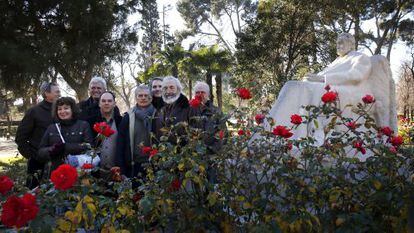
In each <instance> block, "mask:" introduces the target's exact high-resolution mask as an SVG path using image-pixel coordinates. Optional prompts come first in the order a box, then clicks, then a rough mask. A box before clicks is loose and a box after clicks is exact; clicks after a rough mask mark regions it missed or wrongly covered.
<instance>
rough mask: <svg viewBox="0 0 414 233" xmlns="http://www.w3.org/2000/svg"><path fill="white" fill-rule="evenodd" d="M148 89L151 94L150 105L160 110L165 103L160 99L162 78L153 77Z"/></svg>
mask: <svg viewBox="0 0 414 233" xmlns="http://www.w3.org/2000/svg"><path fill="white" fill-rule="evenodd" d="M150 89H151V94H152V105H153V106H154V107H155V108H156V109H157V110H160V109H161V108H162V107H163V106H164V104H165V103H164V101H163V100H162V78H160V77H156V78H153V79H152V80H151V82H150Z"/></svg>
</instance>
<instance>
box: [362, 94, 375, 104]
mask: <svg viewBox="0 0 414 233" xmlns="http://www.w3.org/2000/svg"><path fill="white" fill-rule="evenodd" d="M362 101H363V102H364V103H366V104H372V103H374V102H375V98H374V96H372V95H365V96H364V97H362Z"/></svg>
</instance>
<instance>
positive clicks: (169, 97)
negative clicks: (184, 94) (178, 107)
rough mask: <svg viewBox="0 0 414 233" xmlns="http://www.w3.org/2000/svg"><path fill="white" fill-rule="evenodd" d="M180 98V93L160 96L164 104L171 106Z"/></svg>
mask: <svg viewBox="0 0 414 233" xmlns="http://www.w3.org/2000/svg"><path fill="white" fill-rule="evenodd" d="M179 97H180V93H176V94H165V93H163V94H162V100H164V102H165V103H166V104H172V103H174V102H175V101H177V100H178V98H179Z"/></svg>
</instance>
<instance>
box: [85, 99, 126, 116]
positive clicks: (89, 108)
mask: <svg viewBox="0 0 414 233" xmlns="http://www.w3.org/2000/svg"><path fill="white" fill-rule="evenodd" d="M78 106H79V109H80V111H81V112H80V115H79V119H80V120H84V121H87V120H88V118H91V117H96V116H98V115H99V114H100V113H101V109H100V108H99V103H98V101H95V100H94V99H93V98H92V97H89V98H88V99H86V100H83V101H80V102H79V104H78ZM114 114H118V115H120V113H119V108H118V107H117V106H115V109H114Z"/></svg>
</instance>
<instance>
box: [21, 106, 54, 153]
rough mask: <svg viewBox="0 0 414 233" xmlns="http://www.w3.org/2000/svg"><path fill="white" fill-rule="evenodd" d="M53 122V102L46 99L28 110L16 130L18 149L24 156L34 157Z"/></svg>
mask: <svg viewBox="0 0 414 233" xmlns="http://www.w3.org/2000/svg"><path fill="white" fill-rule="evenodd" d="M51 123H53V119H52V103H49V102H47V101H45V100H43V101H42V102H40V103H39V104H37V105H36V106H33V107H31V108H30V109H29V110H27V112H26V114H25V115H24V117H23V119H22V121H21V122H20V124H19V127H18V128H17V132H16V139H15V141H16V144H17V149H18V150H19V152H20V154H21V155H23V157H25V158H27V159H30V158H33V157H34V156H35V155H36V154H37V151H38V149H39V144H40V140H41V139H42V137H43V134H44V133H45V131H46V129H47V127H48V126H49V125H50V124H51Z"/></svg>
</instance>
